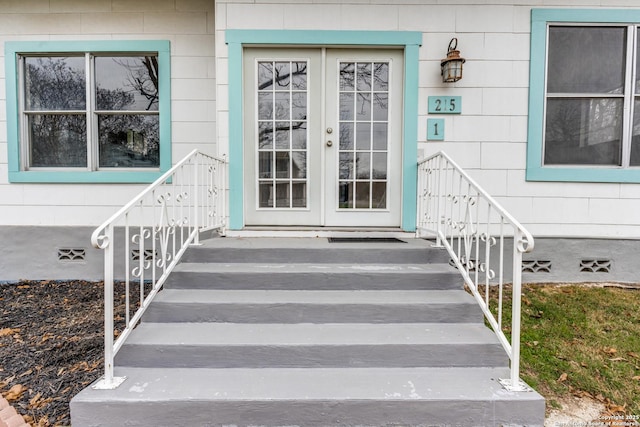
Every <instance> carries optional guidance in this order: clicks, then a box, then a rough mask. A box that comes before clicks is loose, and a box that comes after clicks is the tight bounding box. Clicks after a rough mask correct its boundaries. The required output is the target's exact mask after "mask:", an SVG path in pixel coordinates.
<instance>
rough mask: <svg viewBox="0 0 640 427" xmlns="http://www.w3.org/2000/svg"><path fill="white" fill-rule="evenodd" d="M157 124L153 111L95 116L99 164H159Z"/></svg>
mask: <svg viewBox="0 0 640 427" xmlns="http://www.w3.org/2000/svg"><path fill="white" fill-rule="evenodd" d="M159 128H160V120H159V117H158V116H157V115H132V114H129V115H126V114H117V115H100V116H98V134H99V135H100V137H99V145H100V148H99V155H100V161H99V167H103V168H126V167H133V168H157V167H159V166H160V131H159Z"/></svg>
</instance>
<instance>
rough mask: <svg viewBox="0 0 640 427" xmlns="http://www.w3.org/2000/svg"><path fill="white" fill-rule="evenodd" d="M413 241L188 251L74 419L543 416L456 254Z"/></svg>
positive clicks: (276, 422)
mask: <svg viewBox="0 0 640 427" xmlns="http://www.w3.org/2000/svg"><path fill="white" fill-rule="evenodd" d="M403 240H405V241H406V242H407V243H376V242H373V243H372V242H368V243H329V242H328V241H327V239H325V238H214V239H209V240H206V241H203V245H202V246H199V247H193V248H190V249H189V251H188V252H187V253H186V254H185V256H184V257H183V260H182V263H181V264H180V265H179V266H178V267H177V269H176V270H175V271H174V272H173V273H172V275H171V277H170V278H169V281H168V282H167V283H166V285H165V289H164V290H163V291H162V292H161V293H160V294H159V295H158V297H157V298H156V300H155V301H154V302H153V303H152V305H151V306H150V307H149V309H148V310H147V312H146V314H145V316H144V317H143V321H142V323H141V324H140V325H139V326H138V327H137V328H136V330H135V331H134V332H133V333H132V335H131V336H130V337H129V340H128V341H127V342H126V343H125V345H124V346H123V347H122V349H121V350H120V352H119V353H118V355H117V357H116V363H115V366H116V375H126V376H127V380H126V381H125V382H124V383H123V384H122V385H121V386H120V387H119V388H118V389H115V390H93V389H91V388H87V389H85V390H83V391H82V392H81V393H80V394H78V395H77V396H76V397H75V398H74V399H73V401H72V402H71V414H72V423H73V426H74V427H82V426H123V425H130V426H134V425H135V426H183V425H184V426H187V425H188V426H231V425H233V426H318V427H319V426H389V425H394V426H444V425H450V426H498V425H500V426H507V425H509V426H515V425H520V426H524V425H526V426H542V425H543V422H544V400H543V399H542V397H540V395H538V394H537V393H535V392H508V391H506V390H504V389H503V388H502V387H501V386H500V384H499V383H498V379H499V378H507V377H508V376H509V369H508V363H509V361H508V358H507V357H506V355H505V353H504V351H503V349H502V347H501V345H500V344H499V342H498V340H497V338H496V337H495V335H494V334H493V333H492V332H491V331H490V330H488V329H487V328H485V326H484V324H483V319H482V315H481V312H480V309H479V308H478V307H477V305H476V303H475V301H474V300H473V298H472V297H471V296H470V295H468V294H467V293H466V292H464V290H463V289H462V280H461V278H460V277H459V275H458V273H457V272H456V271H455V269H453V268H452V267H450V266H449V265H448V261H449V257H448V255H447V254H446V252H445V251H444V250H441V249H434V248H432V247H431V242H428V241H425V240H418V239H403Z"/></svg>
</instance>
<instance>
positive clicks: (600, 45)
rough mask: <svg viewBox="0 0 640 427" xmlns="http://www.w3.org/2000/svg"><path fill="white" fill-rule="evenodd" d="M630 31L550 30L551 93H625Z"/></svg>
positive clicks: (548, 83) (549, 68) (549, 74)
mask: <svg viewBox="0 0 640 427" xmlns="http://www.w3.org/2000/svg"><path fill="white" fill-rule="evenodd" d="M625 57H626V28H623V27H560V26H557V27H556V26H554V27H550V28H549V59H548V60H549V65H548V74H547V91H548V92H550V93H623V87H624V72H625Z"/></svg>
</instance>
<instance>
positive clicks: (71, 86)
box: [24, 57, 86, 111]
mask: <svg viewBox="0 0 640 427" xmlns="http://www.w3.org/2000/svg"><path fill="white" fill-rule="evenodd" d="M24 73H25V85H26V88H25V97H26V102H25V107H26V109H27V110H49V111H51V110H84V109H85V108H86V100H85V99H86V89H85V80H86V78H85V63H84V57H43V58H25V70H24Z"/></svg>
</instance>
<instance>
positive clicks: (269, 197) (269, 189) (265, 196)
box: [258, 181, 273, 208]
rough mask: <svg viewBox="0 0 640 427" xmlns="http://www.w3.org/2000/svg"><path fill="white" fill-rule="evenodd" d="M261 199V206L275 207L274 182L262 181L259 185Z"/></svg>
mask: <svg viewBox="0 0 640 427" xmlns="http://www.w3.org/2000/svg"><path fill="white" fill-rule="evenodd" d="M258 191H259V192H260V200H259V202H258V203H259V205H260V207H261V208H272V207H273V184H272V183H271V181H268V182H261V183H260V185H259V190H258Z"/></svg>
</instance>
